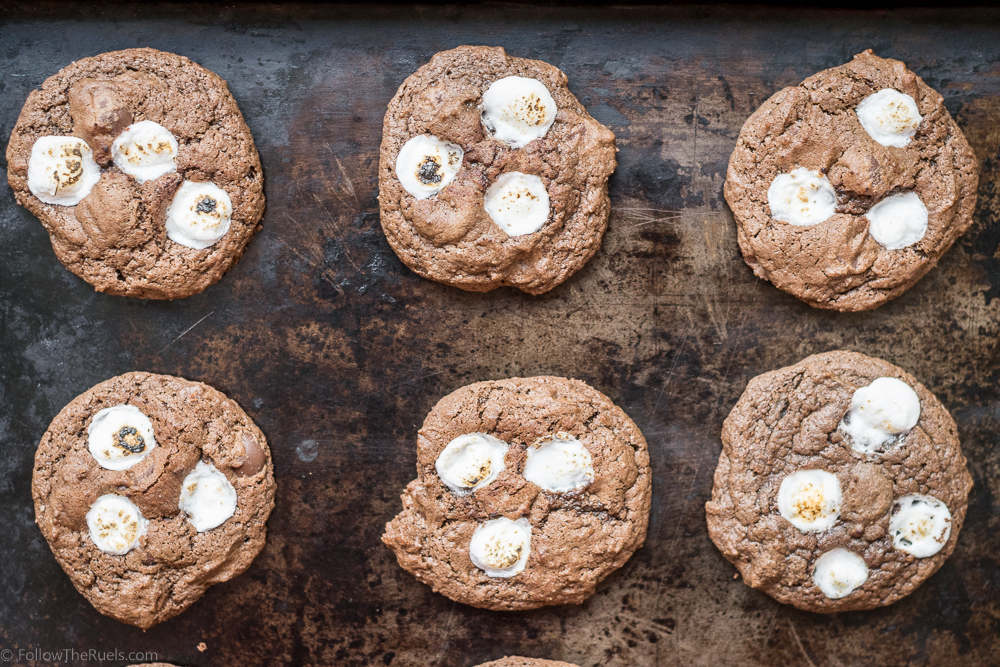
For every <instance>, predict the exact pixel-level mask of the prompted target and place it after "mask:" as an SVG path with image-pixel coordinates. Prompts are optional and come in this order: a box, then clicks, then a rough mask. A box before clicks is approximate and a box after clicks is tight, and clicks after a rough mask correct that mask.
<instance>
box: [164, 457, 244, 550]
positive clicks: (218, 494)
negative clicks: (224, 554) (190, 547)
mask: <svg viewBox="0 0 1000 667" xmlns="http://www.w3.org/2000/svg"><path fill="white" fill-rule="evenodd" d="M177 506H178V507H179V508H180V510H181V511H182V512H187V514H188V518H189V519H190V521H191V524H192V525H194V527H195V530H197V531H198V532H199V533H204V532H205V531H206V530H212V529H213V528H217V527H218V526H221V525H222V524H224V523H225V522H226V519H228V518H229V517H231V516H232V515H233V513H235V512H236V489H234V488H233V485H232V484H230V482H229V480H228V479H226V476H225V475H223V474H222V473H221V472H219V470H218V468H216V467H215V466H214V465H212V464H211V463H205V462H204V461H198V465H196V466H195V467H194V470H192V471H191V472H189V473H188V474H187V477H185V478H184V483H183V484H182V485H181V499H180V501H178V503H177Z"/></svg>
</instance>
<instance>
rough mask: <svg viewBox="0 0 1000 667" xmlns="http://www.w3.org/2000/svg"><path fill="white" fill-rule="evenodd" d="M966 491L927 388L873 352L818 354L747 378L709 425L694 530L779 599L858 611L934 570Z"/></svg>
mask: <svg viewBox="0 0 1000 667" xmlns="http://www.w3.org/2000/svg"><path fill="white" fill-rule="evenodd" d="M971 488H972V477H971V476H970V475H969V472H968V470H967V469H966V462H965V457H964V456H963V455H962V450H961V447H960V446H959V441H958V431H957V428H956V426H955V422H954V420H953V419H952V418H951V415H950V414H948V411H947V410H946V409H945V408H944V406H943V405H941V403H940V402H939V401H938V400H937V398H935V397H934V395H933V394H931V393H930V392H929V391H927V389H926V388H925V387H924V386H923V385H922V384H920V383H919V382H917V381H916V379H914V378H913V376H911V375H910V374H908V373H906V372H905V371H903V370H902V369H900V368H898V367H896V366H893V365H892V364H890V363H887V362H885V361H882V360H881V359H875V358H872V357H868V356H865V355H863V354H858V353H855V352H844V351H837V352H827V353H824V354H818V355H815V356H811V357H808V358H806V359H804V360H803V361H801V362H799V363H797V364H795V365H794V366H789V367H787V368H782V369H779V370H776V371H771V372H768V373H764V374H763V375H759V376H757V377H755V378H754V379H752V380H751V381H750V382H749V384H748V385H747V388H746V391H745V392H744V393H743V395H742V396H741V397H740V400H739V401H738V402H737V403H736V405H735V407H733V409H732V412H730V414H729V416H728V417H727V418H726V421H725V424H724V425H723V429H722V453H721V454H720V455H719V465H718V468H717V469H716V471H715V484H714V487H713V489H712V500H711V501H710V502H708V503H707V504H706V511H707V515H708V528H709V534H710V536H711V538H712V541H713V542H715V544H716V546H718V548H719V549H720V550H721V551H722V553H723V555H724V556H725V557H726V558H727V559H728V560H729V561H731V562H732V563H733V564H734V565H736V567H737V569H738V570H739V571H740V574H742V575H743V580H744V581H745V582H746V583H747V584H749V585H750V586H753V587H754V588H759V589H761V590H762V591H764V592H765V593H767V594H768V595H770V596H771V597H773V598H775V599H776V600H778V601H779V602H784V603H788V604H792V605H794V606H796V607H798V608H800V609H806V610H809V611H819V612H834V611H846V610H852V609H871V608H874V607H879V606H883V605H887V604H891V603H893V602H895V601H896V600H899V599H900V598H902V597H905V596H906V595H909V594H910V593H911V592H913V590H914V589H916V588H917V587H918V586H919V585H920V584H921V583H923V581H924V580H925V579H927V577H929V576H931V575H932V574H933V573H934V572H936V571H937V570H938V568H940V567H941V565H942V564H943V563H944V561H945V560H946V559H947V558H948V556H949V555H950V554H951V552H952V551H953V550H954V549H955V544H956V542H957V540H958V534H959V531H960V530H961V527H962V522H963V521H964V519H965V513H966V509H967V503H968V495H969V491H970V489H971Z"/></svg>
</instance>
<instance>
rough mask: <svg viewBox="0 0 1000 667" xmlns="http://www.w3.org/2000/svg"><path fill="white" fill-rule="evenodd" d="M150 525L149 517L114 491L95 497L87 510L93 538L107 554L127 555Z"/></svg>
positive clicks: (88, 523) (96, 544)
mask: <svg viewBox="0 0 1000 667" xmlns="http://www.w3.org/2000/svg"><path fill="white" fill-rule="evenodd" d="M148 526H149V521H147V520H146V519H145V517H143V516H142V512H140V511H139V508H138V507H136V506H135V504H134V503H133V502H132V501H131V500H129V499H128V498H125V497H123V496H116V495H115V494H113V493H108V494H105V495H103V496H101V497H100V498H98V499H97V500H95V501H94V504H93V505H91V506H90V510H89V511H88V512H87V529H88V530H89V531H90V539H91V540H93V542H94V546H96V547H97V548H98V549H100V550H101V551H103V552H104V553H106V554H112V555H115V556H124V555H125V554H127V553H128V552H129V551H132V549H134V548H135V547H136V545H138V544H139V538H140V537H142V536H143V535H145V534H146V528H147V527H148Z"/></svg>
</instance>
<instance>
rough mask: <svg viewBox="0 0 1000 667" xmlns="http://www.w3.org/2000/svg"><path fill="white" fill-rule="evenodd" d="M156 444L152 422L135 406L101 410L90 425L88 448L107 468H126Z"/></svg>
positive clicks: (146, 453) (88, 428)
mask: <svg viewBox="0 0 1000 667" xmlns="http://www.w3.org/2000/svg"><path fill="white" fill-rule="evenodd" d="M154 447H156V438H155V437H154V436H153V422H151V421H149V417H147V416H146V415H144V414H143V413H142V411H141V410H139V408H137V407H135V406H134V405H116V406H114V407H110V408H104V409H103V410H100V411H98V413H97V414H96V415H94V418H93V419H91V420H90V426H88V427H87V448H88V449H89V450H90V455H91V456H93V457H94V460H95V461H97V464H98V465H100V466H101V467H102V468H104V469H106V470H127V469H128V468H131V467H132V466H134V465H135V464H136V463H138V462H139V461H141V460H143V459H144V458H146V457H147V456H148V455H149V453H150V452H151V451H153V448H154Z"/></svg>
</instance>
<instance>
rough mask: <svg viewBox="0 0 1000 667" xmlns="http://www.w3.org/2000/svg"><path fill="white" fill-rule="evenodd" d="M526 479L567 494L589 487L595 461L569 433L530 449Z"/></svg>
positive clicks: (525, 472)
mask: <svg viewBox="0 0 1000 667" xmlns="http://www.w3.org/2000/svg"><path fill="white" fill-rule="evenodd" d="M527 455H528V460H527V462H526V463H525V464H524V478H525V479H526V480H528V481H529V482H532V483H533V484H537V485H538V486H540V487H542V488H543V489H545V490H546V491H551V492H553V493H568V492H570V491H577V490H579V489H582V488H584V487H587V486H590V484H591V482H593V481H594V461H593V459H592V457H591V456H590V452H589V451H587V448H586V447H584V446H583V443H582V442H580V441H579V440H577V439H576V438H574V437H573V436H571V435H569V434H568V433H557V434H556V437H555V438H553V439H552V440H546V441H545V442H541V443H537V444H535V445H532V446H531V447H528V450H527Z"/></svg>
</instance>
